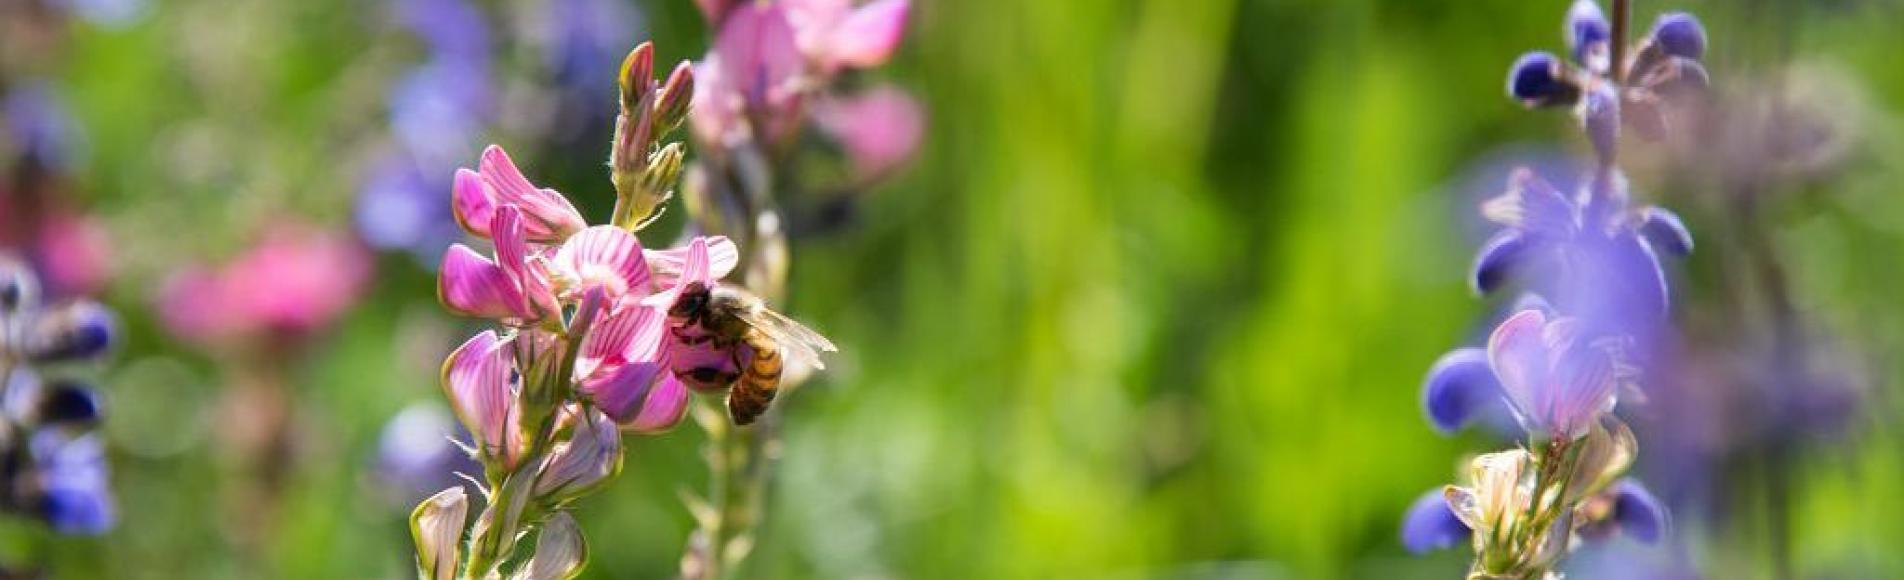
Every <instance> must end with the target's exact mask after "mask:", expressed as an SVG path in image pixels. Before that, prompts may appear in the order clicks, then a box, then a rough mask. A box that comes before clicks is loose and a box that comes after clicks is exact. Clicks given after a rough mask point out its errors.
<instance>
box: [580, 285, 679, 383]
mask: <svg viewBox="0 0 1904 580" xmlns="http://www.w3.org/2000/svg"><path fill="white" fill-rule="evenodd" d="M666 329H667V316H666V315H664V314H662V312H661V311H659V310H656V309H654V308H648V307H644V306H641V305H638V304H634V303H624V304H623V305H622V306H621V308H620V309H618V310H616V311H615V312H613V313H611V314H609V315H608V317H607V318H606V319H605V320H603V321H601V322H600V323H597V324H596V325H595V327H594V328H593V329H592V330H590V331H589V333H588V336H586V337H583V338H582V352H581V353H579V354H578V355H577V356H576V359H575V376H577V377H581V378H582V380H584V381H589V380H592V379H594V378H595V375H596V374H597V372H598V370H599V371H603V372H612V370H613V369H612V367H614V366H618V365H621V364H624V363H631V362H635V363H639V362H650V361H653V360H654V359H655V358H656V357H657V356H658V353H659V352H660V350H661V337H662V336H663V335H664V334H666V332H665V331H666ZM604 367H608V368H604Z"/></svg>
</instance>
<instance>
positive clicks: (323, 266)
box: [158, 223, 370, 343]
mask: <svg viewBox="0 0 1904 580" xmlns="http://www.w3.org/2000/svg"><path fill="white" fill-rule="evenodd" d="M268 232H269V233H267V234H266V235H265V237H264V239H262V240H261V241H259V242H258V244H257V245H255V246H253V247H252V248H250V249H248V250H246V251H245V252H244V253H243V254H241V255H239V256H238V258H237V259H235V260H233V261H232V262H231V263H229V264H226V265H224V266H223V267H220V268H216V269H214V268H208V267H203V266H200V267H193V268H188V269H185V270H183V271H181V272H178V273H176V274H174V275H173V276H172V277H171V278H170V279H169V280H167V282H166V284H165V285H164V287H163V288H161V290H160V291H159V300H158V302H159V311H160V313H161V320H163V321H164V322H165V325H166V326H167V327H168V328H170V329H171V330H172V332H173V333H175V334H178V335H180V336H184V337H186V338H191V339H194V340H198V341H200V342H207V343H229V342H233V341H236V340H240V339H243V338H249V337H258V336H271V337H299V336H304V335H307V334H310V333H312V332H315V331H317V330H320V329H322V328H324V327H326V326H329V325H330V324H331V323H332V322H334V321H335V320H336V319H337V318H338V317H340V316H342V315H343V313H344V312H345V310H347V309H348V308H350V306H351V305H352V304H354V303H355V302H356V300H357V296H358V293H359V292H361V291H362V289H363V286H364V284H366V283H367V282H368V280H369V276H370V263H369V262H370V256H369V255H368V253H367V252H366V251H365V250H364V248H363V247H362V246H361V245H360V244H359V243H358V242H357V241H356V240H353V239H350V238H349V237H347V236H344V235H341V234H337V233H332V232H326V231H322V230H318V229H314V228H311V227H308V226H304V225H300V224H292V223H280V224H277V225H274V226H272V227H270V228H269V229H268Z"/></svg>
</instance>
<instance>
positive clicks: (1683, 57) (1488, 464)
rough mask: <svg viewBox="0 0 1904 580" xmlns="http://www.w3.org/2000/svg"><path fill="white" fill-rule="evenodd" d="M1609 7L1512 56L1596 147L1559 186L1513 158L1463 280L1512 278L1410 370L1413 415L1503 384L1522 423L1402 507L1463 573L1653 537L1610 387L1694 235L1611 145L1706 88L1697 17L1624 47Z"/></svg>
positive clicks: (1412, 541) (1651, 322)
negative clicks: (1587, 543) (1510, 303)
mask: <svg viewBox="0 0 1904 580" xmlns="http://www.w3.org/2000/svg"><path fill="white" fill-rule="evenodd" d="M1613 8H1614V15H1613V16H1614V18H1613V20H1612V21H1611V22H1609V20H1608V18H1607V16H1606V14H1605V13H1604V12H1603V11H1602V10H1601V8H1600V6H1599V5H1598V4H1596V3H1595V2H1594V1H1593V0H1578V1H1577V2H1575V3H1574V5H1573V7H1572V9H1571V10H1570V11H1569V12H1568V15H1567V20H1566V27H1565V28H1566V32H1567V40H1568V43H1569V48H1570V52H1571V59H1570V61H1568V60H1562V59H1561V58H1559V57H1556V56H1554V55H1552V54H1549V53H1544V52H1535V53H1529V54H1527V55H1525V56H1522V57H1521V58H1520V60H1519V61H1518V62H1516V63H1515V64H1514V66H1513V67H1512V69H1511V71H1510V73H1509V77H1508V87H1507V88H1508V93H1509V95H1510V96H1511V97H1512V98H1514V99H1515V100H1517V101H1519V102H1521V103H1523V104H1525V105H1527V106H1529V107H1534V108H1542V107H1571V108H1572V109H1573V111H1574V113H1575V115H1576V116H1577V117H1578V118H1579V120H1580V125H1581V127H1582V129H1583V130H1584V132H1585V133H1586V134H1587V137H1588V140H1589V141H1590V142H1591V143H1592V145H1593V151H1594V155H1595V161H1596V163H1595V164H1594V165H1593V167H1592V169H1591V170H1590V172H1589V173H1588V175H1586V176H1585V177H1584V178H1582V179H1581V180H1580V183H1579V185H1578V186H1577V187H1575V188H1573V189H1572V191H1563V190H1562V189H1560V188H1559V187H1556V186H1555V185H1553V184H1552V183H1551V182H1549V181H1548V180H1547V179H1544V178H1543V177H1542V176H1540V175H1537V174H1536V173H1535V172H1534V171H1532V170H1528V169H1522V170H1519V171H1516V172H1515V173H1514V174H1513V175H1512V176H1511V177H1510V178H1509V182H1508V184H1507V185H1508V187H1507V192H1506V193H1505V194H1503V195H1501V196H1499V197H1497V198H1494V199H1492V200H1490V201H1488V202H1486V203H1485V204H1484V205H1483V206H1482V208H1481V211H1482V214H1483V215H1484V216H1485V217H1486V218H1488V219H1489V220H1490V221H1493V222H1496V223H1499V224H1501V225H1502V226H1503V228H1502V230H1501V231H1499V232H1498V233H1496V234H1495V235H1494V236H1493V237H1492V238H1490V239H1489V240H1488V241H1487V243H1486V244H1484V246H1483V247H1482V248H1481V250H1480V252H1479V254H1478V255H1477V257H1476V259H1475V263H1474V268H1473V270H1472V272H1471V282H1472V284H1473V285H1474V287H1475V288H1476V289H1477V290H1478V291H1480V292H1483V293H1490V292H1495V291H1497V290H1500V289H1501V288H1503V287H1505V286H1507V285H1509V284H1510V283H1517V284H1519V285H1520V286H1521V287H1522V289H1523V290H1524V291H1525V293H1526V294H1525V296H1524V297H1523V298H1522V299H1521V300H1519V301H1518V303H1517V304H1516V306H1515V311H1514V312H1513V313H1512V314H1510V315H1509V316H1508V317H1507V318H1506V319H1505V320H1504V321H1502V322H1501V323H1500V324H1499V325H1498V326H1497V327H1496V328H1495V329H1494V331H1493V333H1492V334H1491V336H1490V337H1489V338H1488V341H1487V345H1486V347H1485V349H1482V348H1463V349H1458V350H1456V351H1454V352H1451V353H1449V354H1448V355H1446V356H1444V357H1442V359H1441V360H1440V361H1438V362H1437V363H1436V364H1435V365H1434V367H1433V368H1432V369H1431V370H1430V371H1429V375H1428V378H1427V381H1426V384H1425V385H1424V392H1423V402H1424V406H1425V408H1426V411H1427V415H1428V417H1429V419H1430V420H1431V422H1432V423H1434V425H1435V426H1436V428H1438V429H1440V430H1442V431H1444V432H1451V431H1454V430H1456V429H1459V428H1461V427H1463V426H1465V425H1467V424H1468V423H1470V422H1472V421H1473V420H1474V419H1475V418H1476V417H1478V416H1480V415H1482V414H1483V413H1484V412H1486V411H1488V410H1489V409H1490V408H1492V407H1494V405H1495V403H1494V402H1495V401H1501V402H1504V403H1505V407H1506V408H1507V410H1508V411H1509V412H1510V413H1511V414H1512V416H1513V417H1514V419H1515V420H1516V422H1517V423H1518V424H1519V426H1520V427H1521V428H1522V430H1523V431H1524V432H1525V433H1526V438H1525V439H1524V440H1522V441H1521V442H1520V445H1518V446H1517V447H1516V448H1515V449H1511V450H1508V451H1502V452H1496V453H1489V454H1484V455H1481V456H1479V457H1476V458H1474V459H1473V460H1472V462H1471V464H1470V469H1469V473H1468V474H1467V476H1468V478H1467V481H1466V482H1465V484H1464V485H1459V486H1455V485H1450V486H1447V487H1446V488H1445V489H1441V490H1435V491H1431V492H1429V493H1428V494H1426V495H1424V496H1423V497H1422V498H1421V499H1420V500H1418V501H1417V502H1416V503H1415V504H1414V506H1413V507H1412V508H1411V509H1410V510H1409V513H1408V516H1407V518H1406V520H1405V521H1404V524H1403V530H1402V535H1403V541H1404V543H1405V544H1406V545H1407V547H1408V548H1410V549H1411V550H1415V551H1426V550H1429V549H1433V548H1439V547H1446V546H1450V545H1453V544H1454V543H1457V542H1459V541H1462V540H1469V541H1470V542H1471V543H1472V545H1473V546H1474V550H1475V559H1474V563H1473V565H1472V566H1471V568H1470V571H1469V577H1470V578H1529V579H1533V578H1553V577H1558V573H1557V571H1556V569H1557V568H1558V566H1559V564H1560V562H1561V561H1562V559H1563V558H1564V556H1565V555H1566V554H1567V552H1568V551H1569V550H1570V549H1571V548H1572V547H1573V546H1574V545H1575V544H1576V543H1578V542H1579V541H1582V540H1590V539H1597V538H1604V537H1607V536H1609V535H1611V534H1613V533H1615V532H1619V533H1624V534H1626V535H1628V536H1630V537H1633V538H1635V539H1638V540H1641V541H1646V542H1654V541H1657V540H1659V539H1660V538H1661V537H1662V536H1663V535H1664V534H1665V531H1666V528H1667V515H1666V512H1665V510H1664V508H1663V506H1662V505H1661V504H1660V503H1659V502H1658V501H1657V500H1656V499H1655V498H1654V497H1653V496H1652V494H1650V493H1649V492H1647V491H1646V489H1645V488H1644V487H1642V486H1641V485H1640V484H1639V483H1638V482H1637V481H1635V480H1632V479H1630V478H1626V477H1625V474H1626V472H1627V470H1628V468H1629V467H1631V465H1632V464H1633V460H1634V458H1635V456H1636V454H1637V452H1638V444H1637V441H1636V440H1635V438H1634V436H1633V433H1632V431H1631V430H1629V429H1628V428H1627V426H1626V425H1625V424H1624V423H1622V422H1621V421H1620V419H1619V418H1618V417H1616V416H1615V415H1614V414H1613V411H1614V409H1615V407H1616V405H1617V403H1618V402H1619V401H1620V399H1621V398H1622V397H1623V396H1625V397H1627V398H1629V399H1635V398H1638V395H1639V387H1638V383H1640V382H1641V381H1642V379H1643V378H1644V377H1645V367H1644V366H1642V364H1643V363H1646V362H1648V361H1649V360H1650V359H1651V354H1652V353H1653V352H1654V347H1655V343H1656V342H1657V340H1658V338H1659V335H1660V332H1661V330H1662V328H1663V327H1664V325H1665V324H1666V319H1667V316H1666V315H1667V304H1668V287H1667V283H1666V277H1665V274H1664V271H1663V270H1662V268H1661V266H1660V263H1659V256H1660V255H1661V254H1669V255H1675V256H1683V255H1686V254H1687V253H1689V252H1691V250H1692V246H1693V243H1692V237H1691V235H1690V233H1688V231H1687V230H1686V228H1685V226H1684V225H1683V224H1682V223H1681V221H1680V219H1679V218H1678V217H1677V216H1676V215H1674V214H1673V213H1672V212H1670V211H1668V210H1665V209H1663V208H1658V207H1651V206H1635V205H1634V204H1633V203H1632V202H1631V199H1630V194H1629V191H1628V185H1627V182H1626V180H1625V178H1624V176H1623V175H1622V174H1621V172H1620V171H1619V169H1618V167H1617V165H1616V164H1615V160H1616V153H1617V151H1618V141H1619V137H1620V135H1621V132H1622V129H1630V130H1632V131H1633V132H1634V133H1635V134H1638V135H1640V136H1642V137H1646V138H1659V137H1663V136H1666V135H1668V134H1670V131H1671V129H1672V127H1674V126H1675V124H1674V123H1673V120H1674V119H1675V117H1676V111H1677V110H1679V107H1682V106H1685V105H1686V104H1688V103H1687V101H1688V100H1689V99H1692V98H1695V97H1697V96H1698V95H1700V94H1702V93H1703V91H1704V89H1705V88H1706V85H1707V84H1708V80H1707V77H1706V73H1705V69H1704V68H1703V66H1701V65H1700V63H1699V59H1700V58H1701V57H1702V56H1703V53H1704V51H1705V32H1704V30H1703V28H1702V27H1701V25H1700V24H1699V21H1698V20H1697V19H1695V18H1694V17H1692V16H1690V15H1687V14H1683V13H1669V14H1665V15H1662V16H1660V17H1659V18H1658V20H1657V21H1656V22H1655V24H1654V26H1653V29H1652V31H1651V32H1650V33H1649V34H1647V35H1646V36H1645V37H1644V38H1642V39H1641V40H1640V41H1639V42H1637V43H1636V44H1635V45H1634V46H1632V47H1627V46H1625V45H1623V42H1624V38H1625V36H1626V34H1625V28H1626V22H1627V12H1628V8H1627V6H1626V2H1624V1H1616V2H1615V3H1614V5H1613Z"/></svg>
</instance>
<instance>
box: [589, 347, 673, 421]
mask: <svg viewBox="0 0 1904 580" xmlns="http://www.w3.org/2000/svg"><path fill="white" fill-rule="evenodd" d="M665 374H667V369H666V368H664V367H663V366H662V364H661V363H660V362H659V361H654V360H649V361H646V362H635V363H628V364H623V365H617V366H614V367H612V369H610V370H607V371H605V372H604V373H601V376H600V377H598V378H597V379H596V380H593V381H589V382H584V383H582V385H581V390H582V392H583V393H584V394H587V395H588V397H589V400H591V401H594V403H595V406H596V407H597V408H600V409H601V410H602V411H603V412H605V413H608V416H610V417H614V418H615V422H616V423H621V424H629V423H632V422H634V421H635V420H636V418H637V417H638V415H639V414H640V412H641V409H642V404H643V403H644V402H646V401H647V400H648V396H649V395H648V394H649V392H651V391H653V390H654V389H655V386H656V383H657V382H658V381H660V380H661V379H662V377H663V375H665Z"/></svg>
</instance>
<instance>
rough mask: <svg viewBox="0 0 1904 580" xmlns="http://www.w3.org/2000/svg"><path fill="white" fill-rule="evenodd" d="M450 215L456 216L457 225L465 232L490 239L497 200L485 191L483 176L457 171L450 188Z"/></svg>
mask: <svg viewBox="0 0 1904 580" xmlns="http://www.w3.org/2000/svg"><path fill="white" fill-rule="evenodd" d="M450 213H452V214H455V216H456V223H457V224H458V225H461V226H463V230H464V231H467V232H469V233H471V234H474V235H476V236H480V237H484V238H487V237H489V225H490V221H492V220H494V219H495V216H496V200H494V199H491V198H490V197H489V192H488V191H487V190H485V189H483V178H482V176H480V175H477V174H476V172H474V171H470V170H468V169H463V168H457V169H456V180H455V182H454V185H452V186H451V187H450Z"/></svg>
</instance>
